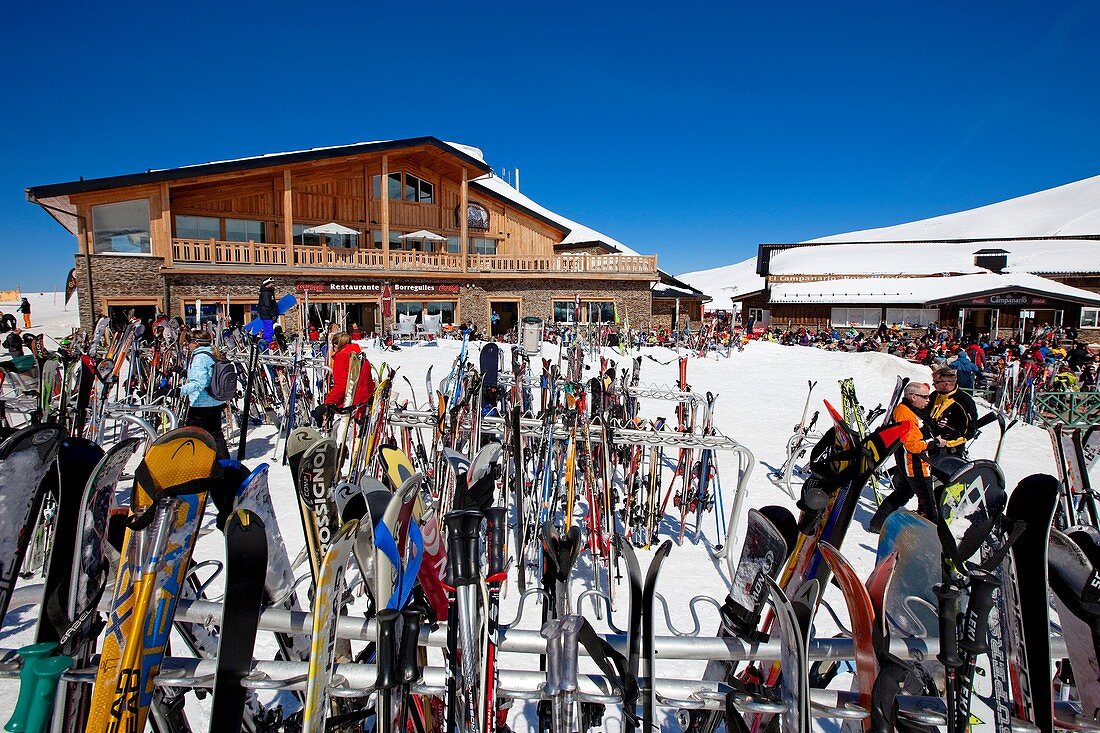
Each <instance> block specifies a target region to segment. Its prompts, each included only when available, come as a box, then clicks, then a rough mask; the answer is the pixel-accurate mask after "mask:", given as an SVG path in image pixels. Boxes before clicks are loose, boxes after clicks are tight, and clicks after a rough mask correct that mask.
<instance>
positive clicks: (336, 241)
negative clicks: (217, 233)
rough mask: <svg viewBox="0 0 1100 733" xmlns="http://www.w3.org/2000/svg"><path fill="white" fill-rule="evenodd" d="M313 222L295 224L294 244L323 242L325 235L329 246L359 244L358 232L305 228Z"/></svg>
mask: <svg viewBox="0 0 1100 733" xmlns="http://www.w3.org/2000/svg"><path fill="white" fill-rule="evenodd" d="M228 226H229V220H228V219H227V220H226V227H227V231H228ZM313 226H314V225H313V224H295V225H294V244H312V245H318V246H320V244H321V238H322V237H324V240H325V244H327V245H328V246H329V247H349V248H354V247H358V246H359V235H358V234H323V235H322V234H310V233H307V232H306V231H305V230H306V229H310V228H311V227H313ZM230 241H245V240H230Z"/></svg>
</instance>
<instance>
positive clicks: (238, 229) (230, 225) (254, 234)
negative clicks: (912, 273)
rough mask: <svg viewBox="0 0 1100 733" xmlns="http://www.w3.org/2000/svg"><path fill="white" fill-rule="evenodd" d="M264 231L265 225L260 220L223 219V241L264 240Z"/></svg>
mask: <svg viewBox="0 0 1100 733" xmlns="http://www.w3.org/2000/svg"><path fill="white" fill-rule="evenodd" d="M264 233H265V227H264V222H262V221H251V220H249V219H226V220H225V241H227V242H266V241H267V240H266V239H264Z"/></svg>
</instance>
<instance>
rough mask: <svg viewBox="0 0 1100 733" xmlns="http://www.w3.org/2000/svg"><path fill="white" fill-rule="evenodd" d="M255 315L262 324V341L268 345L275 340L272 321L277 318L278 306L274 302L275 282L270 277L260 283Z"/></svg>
mask: <svg viewBox="0 0 1100 733" xmlns="http://www.w3.org/2000/svg"><path fill="white" fill-rule="evenodd" d="M256 315H257V317H259V319H260V321H262V322H263V324H264V332H263V337H264V341H266V342H267V343H269V344H270V343H271V342H272V341H273V340H274V338H275V325H274V321H275V319H276V318H278V317H279V305H278V303H277V302H276V300H275V280H274V279H272V278H270V277H269V278H267V279H266V280H264V281H263V282H262V283H260V300H259V302H258V303H257V304H256Z"/></svg>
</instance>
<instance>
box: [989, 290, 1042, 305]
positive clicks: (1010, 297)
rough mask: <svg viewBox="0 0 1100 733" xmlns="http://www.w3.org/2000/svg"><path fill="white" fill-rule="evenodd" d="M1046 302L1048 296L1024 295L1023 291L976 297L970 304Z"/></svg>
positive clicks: (1030, 303) (1036, 303)
mask: <svg viewBox="0 0 1100 733" xmlns="http://www.w3.org/2000/svg"><path fill="white" fill-rule="evenodd" d="M1046 304H1047V299H1046V298H1037V297H1035V296H1033V295H1024V294H1022V293H1001V294H1000V295H990V296H989V297H987V298H975V299H973V300H971V301H970V305H992V306H997V307H1003V306H1013V305H1046Z"/></svg>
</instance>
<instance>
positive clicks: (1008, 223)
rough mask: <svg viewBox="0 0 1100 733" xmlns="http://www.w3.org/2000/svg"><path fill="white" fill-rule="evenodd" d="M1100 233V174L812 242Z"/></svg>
mask: <svg viewBox="0 0 1100 733" xmlns="http://www.w3.org/2000/svg"><path fill="white" fill-rule="evenodd" d="M1096 234H1100V176H1094V177H1092V178H1086V179H1084V180H1081V181H1075V182H1073V183H1067V184H1065V185H1064V186H1057V187H1055V188H1048V189H1046V190H1045V191H1039V192H1037V193H1031V194H1027V195H1026V196H1019V197H1017V198H1013V199H1008V200H1007V201H999V202H997V203H995V204H989V205H987V206H980V207H978V208H976V209H969V210H967V211H960V212H957V213H954V214H946V215H944V216H936V217H933V218H931V219H921V220H920V221H913V222H909V223H907V224H897V225H895V226H888V227H880V228H877V229H863V230H861V231H856V232H848V233H846V234H833V235H831V236H828V237H821V238H819V239H813V240H810V241H811V242H907V241H908V242H912V241H936V242H940V241H948V240H952V239H986V238H991V239H992V238H1000V237H1055V236H1079V235H1096Z"/></svg>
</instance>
